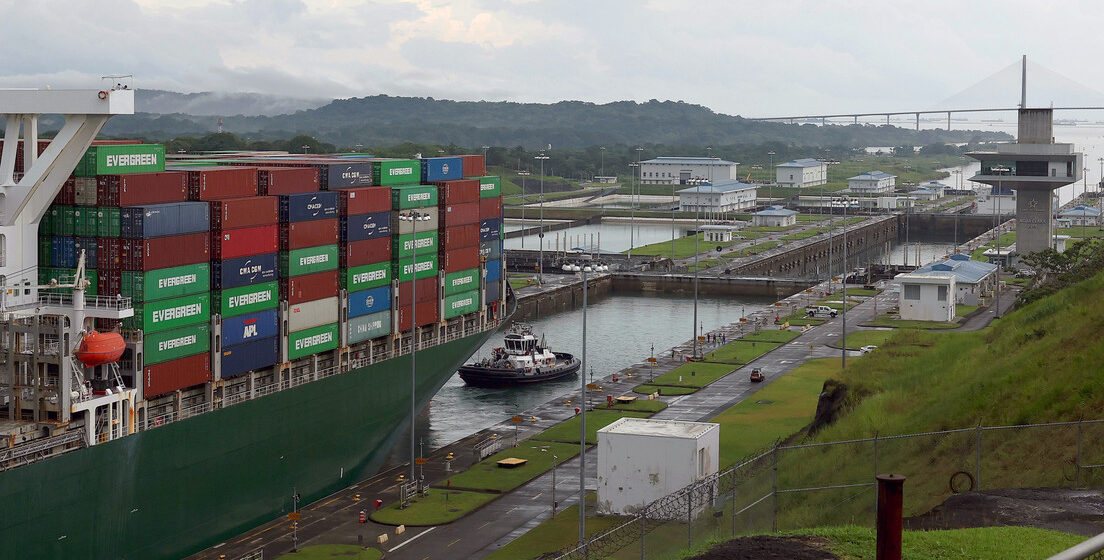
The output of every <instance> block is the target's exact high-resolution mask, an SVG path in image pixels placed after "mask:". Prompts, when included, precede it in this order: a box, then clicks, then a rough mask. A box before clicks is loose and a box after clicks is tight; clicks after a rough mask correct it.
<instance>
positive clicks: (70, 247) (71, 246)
mask: <svg viewBox="0 0 1104 560" xmlns="http://www.w3.org/2000/svg"><path fill="white" fill-rule="evenodd" d="M50 266H53V267H58V268H76V266H77V243H76V239H74V238H72V237H60V236H54V237H52V238H50Z"/></svg>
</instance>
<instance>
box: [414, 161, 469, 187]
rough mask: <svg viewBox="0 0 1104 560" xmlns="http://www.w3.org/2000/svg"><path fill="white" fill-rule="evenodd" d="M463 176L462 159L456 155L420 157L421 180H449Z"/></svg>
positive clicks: (427, 181) (426, 181)
mask: <svg viewBox="0 0 1104 560" xmlns="http://www.w3.org/2000/svg"><path fill="white" fill-rule="evenodd" d="M463 176H464V160H462V159H460V158H458V157H433V158H422V182H425V183H430V182H434V181H450V180H452V179H459V178H461V177H463Z"/></svg>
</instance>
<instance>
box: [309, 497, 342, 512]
mask: <svg viewBox="0 0 1104 560" xmlns="http://www.w3.org/2000/svg"><path fill="white" fill-rule="evenodd" d="M340 499H341V498H340V497H338V498H333V499H331V500H327V501H325V502H322V503H320V504H318V505H316V506H314V507H312V508H310V510H311V511H314V510H316V509H318V508H320V507H322V506H325V505H329V504H332V503H334V502H336V501H338V500H340Z"/></svg>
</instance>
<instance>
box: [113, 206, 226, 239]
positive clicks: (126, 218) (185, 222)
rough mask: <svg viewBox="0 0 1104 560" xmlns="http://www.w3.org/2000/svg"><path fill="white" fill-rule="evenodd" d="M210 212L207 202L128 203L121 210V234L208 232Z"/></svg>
mask: <svg viewBox="0 0 1104 560" xmlns="http://www.w3.org/2000/svg"><path fill="white" fill-rule="evenodd" d="M210 211H211V210H210V206H208V204H207V203H206V202H170V203H167V204H150V205H147V206H128V207H125V208H121V209H120V210H119V226H120V231H121V236H122V237H133V238H141V239H148V238H151V237H168V236H170V235H184V234H188V233H198V232H203V231H207V230H209V229H210V227H211V218H210Z"/></svg>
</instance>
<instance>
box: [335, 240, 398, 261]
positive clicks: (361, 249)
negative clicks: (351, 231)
mask: <svg viewBox="0 0 1104 560" xmlns="http://www.w3.org/2000/svg"><path fill="white" fill-rule="evenodd" d="M389 260H391V238H390V237H379V238H376V239H365V240H364V241H351V242H349V243H346V244H344V245H342V246H341V268H352V267H354V266H363V265H366V264H375V263H380V262H383V261H389Z"/></svg>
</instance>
